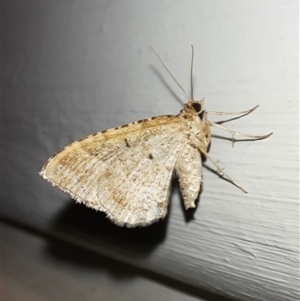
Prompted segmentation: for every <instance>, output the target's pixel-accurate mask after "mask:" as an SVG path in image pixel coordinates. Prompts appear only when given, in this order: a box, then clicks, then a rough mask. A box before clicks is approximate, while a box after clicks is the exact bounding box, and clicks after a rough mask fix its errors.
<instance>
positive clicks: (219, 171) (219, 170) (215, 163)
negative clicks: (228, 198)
mask: <svg viewBox="0 0 300 301" xmlns="http://www.w3.org/2000/svg"><path fill="white" fill-rule="evenodd" d="M200 151H201V153H203V155H204V156H205V157H206V158H207V159H209V161H210V162H211V163H212V164H213V165H214V166H216V168H217V170H216V171H217V173H218V174H219V175H220V176H221V177H223V178H225V179H227V180H228V181H229V182H230V183H232V184H233V185H234V186H236V187H237V188H239V189H240V190H242V191H243V192H245V193H248V192H247V191H246V190H245V189H244V188H243V187H242V186H240V185H238V184H237V183H236V182H235V181H234V180H233V179H232V178H231V177H229V176H228V175H227V174H226V173H225V172H224V167H222V166H221V165H219V164H218V162H216V161H214V160H213V159H212V158H211V157H210V156H209V155H208V153H207V152H206V151H205V150H203V149H200Z"/></svg>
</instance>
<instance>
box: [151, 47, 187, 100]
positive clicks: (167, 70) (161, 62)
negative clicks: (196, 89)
mask: <svg viewBox="0 0 300 301" xmlns="http://www.w3.org/2000/svg"><path fill="white" fill-rule="evenodd" d="M149 47H150V49H151V50H152V51H153V52H154V53H155V55H156V56H157V57H158V59H159V60H160V62H161V63H162V65H163V66H164V68H165V69H166V70H167V72H168V73H169V75H170V76H171V77H172V78H173V80H174V82H175V83H176V84H177V86H178V87H179V88H180V89H181V91H182V92H183V93H184V95H185V96H186V98H187V99H189V97H188V95H187V94H186V92H185V90H184V89H183V87H182V86H181V85H180V84H179V82H178V81H177V80H176V78H175V77H174V76H173V74H172V73H171V71H170V70H169V69H168V67H167V66H166V64H165V63H164V62H163V60H162V59H161V57H160V56H159V55H158V53H157V52H156V51H155V50H154V49H153V48H152V47H151V46H149Z"/></svg>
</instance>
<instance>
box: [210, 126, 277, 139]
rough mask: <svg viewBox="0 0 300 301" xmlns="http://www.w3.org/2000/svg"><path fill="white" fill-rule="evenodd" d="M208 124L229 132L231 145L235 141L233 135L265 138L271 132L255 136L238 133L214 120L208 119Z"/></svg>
mask: <svg viewBox="0 0 300 301" xmlns="http://www.w3.org/2000/svg"><path fill="white" fill-rule="evenodd" d="M209 124H210V125H212V126H215V127H218V128H220V129H222V130H224V131H226V132H228V133H230V134H231V135H232V145H233V143H234V141H235V136H242V137H248V138H250V139H255V140H261V139H266V138H268V137H270V136H271V135H272V134H273V132H271V133H269V134H266V135H258V136H256V135H249V134H243V133H239V132H236V131H233V130H231V129H229V128H227V127H225V126H223V125H220V124H218V123H215V122H211V121H209Z"/></svg>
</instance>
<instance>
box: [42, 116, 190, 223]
mask: <svg viewBox="0 0 300 301" xmlns="http://www.w3.org/2000/svg"><path fill="white" fill-rule="evenodd" d="M183 128H184V125H183V122H182V119H181V118H179V117H177V116H168V115H167V116H159V117H154V118H151V119H146V120H142V121H137V122H135V123H131V124H128V125H125V126H122V127H119V128H115V129H110V130H107V131H104V132H99V133H96V134H93V135H90V136H88V137H86V138H84V139H81V140H79V141H75V142H74V143H72V144H70V145H69V146H67V147H65V148H64V149H63V150H62V151H61V152H59V153H57V154H56V155H54V156H53V157H51V158H50V159H49V160H48V161H47V163H46V164H45V165H44V167H43V169H42V171H41V175H42V176H43V177H44V178H45V179H47V180H48V181H50V182H51V183H52V184H53V185H55V186H58V187H59V188H60V189H62V190H63V191H66V192H68V193H69V194H70V195H71V196H72V197H73V198H74V199H76V200H77V201H78V202H80V203H84V204H85V205H86V206H88V207H91V208H93V209H96V210H100V211H104V212H106V214H107V215H108V217H109V218H110V219H111V220H113V221H114V222H115V223H116V224H118V225H124V224H126V226H128V227H135V226H137V225H143V226H144V225H148V224H151V223H153V222H154V221H156V220H158V219H160V218H163V217H164V216H165V215H166V213H167V209H168V203H169V195H170V189H171V178H172V174H173V170H174V168H175V164H176V161H177V159H178V157H179V155H180V152H181V150H182V149H183V147H184V146H185V145H186V143H187V137H186V135H185V134H184V130H182V129H183Z"/></svg>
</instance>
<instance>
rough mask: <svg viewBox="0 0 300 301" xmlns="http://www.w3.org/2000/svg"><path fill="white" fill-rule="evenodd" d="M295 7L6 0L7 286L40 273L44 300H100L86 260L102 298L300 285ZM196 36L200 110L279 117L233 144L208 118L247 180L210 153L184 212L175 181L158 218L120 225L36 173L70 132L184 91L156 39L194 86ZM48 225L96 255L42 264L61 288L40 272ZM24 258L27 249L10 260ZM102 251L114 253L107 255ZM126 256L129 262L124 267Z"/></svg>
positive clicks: (275, 295) (266, 0)
mask: <svg viewBox="0 0 300 301" xmlns="http://www.w3.org/2000/svg"><path fill="white" fill-rule="evenodd" d="M298 6H299V3H298V1H282V0H262V1H261V0H259V1H258V0H257V1H246V0H242V1H235V0H226V1H204V0H201V1H196V0H195V1H194V0H192V1H174V0H166V1H158V0H154V1H138V0H131V1H96V0H95V1H93V0H90V1H79V0H77V1H76V0H75V1H61V0H59V1H58V0H57V1H56V0H51V1H49V0H46V1H37V0H28V1H21V0H4V1H2V89H3V91H2V112H1V113H2V140H1V147H2V167H1V169H2V195H1V218H2V222H3V223H6V224H7V223H9V224H10V226H13V228H10V227H8V226H6V225H4V224H3V225H2V227H3V229H4V230H3V231H4V232H3V233H4V235H3V239H2V244H3V248H2V251H1V252H3V254H5V256H4V257H3V260H4V261H3V262H4V271H5V273H4V276H5V277H4V278H5V283H6V284H7V286H6V287H4V289H6V291H5V292H6V295H5V296H7V300H12V299H11V298H10V297H11V296H12V295H11V294H13V292H16V291H18V289H21V288H22V290H24V291H27V293H28V294H29V296H31V295H30V293H31V290H35V291H37V290H38V289H39V288H40V291H39V294H38V295H37V296H38V297H36V299H37V300H40V299H42V298H43V292H48V293H49V294H48V295H47V296H44V298H45V300H54V299H55V300H59V299H61V300H67V299H68V298H69V299H70V300H76V299H74V298H73V296H75V295H77V296H78V294H77V292H78V291H79V290H80V288H82V289H83V290H84V291H85V292H86V293H85V298H86V300H94V299H93V298H95V300H96V299H97V300H99V298H101V292H100V291H97V294H95V295H93V296H92V295H90V296H89V292H90V289H89V287H88V286H84V284H82V281H83V277H82V273H84V275H89V276H87V277H90V279H91V282H92V283H94V285H95V286H96V284H97V282H98V283H99V286H101V287H105V283H106V284H107V289H108V291H109V292H110V293H107V295H102V297H103V298H104V296H110V297H111V296H115V298H116V300H119V299H120V298H121V297H122V291H124V292H126V298H127V299H128V300H130V298H132V299H131V300H153V299H158V300H162V298H163V296H172V298H170V300H182V299H183V296H185V297H186V299H185V300H189V299H188V298H190V300H192V299H194V298H201V299H202V300H225V298H230V299H235V300H272V301H276V300H299V187H298V186H299V166H298V164H297V162H298V152H299V70H298V63H299V47H298V40H299V31H298V22H299V7H298ZM191 44H193V45H194V48H195V65H194V80H195V87H194V89H195V91H194V94H195V98H196V99H201V98H202V97H204V96H205V97H206V109H207V110H214V111H241V110H245V109H249V108H251V107H253V106H255V105H257V104H259V105H260V107H259V108H258V109H257V110H256V111H255V112H253V113H252V114H250V115H249V116H247V117H244V118H242V119H238V120H234V121H232V122H231V123H226V126H227V125H228V127H230V128H233V129H234V130H236V131H239V132H244V133H249V134H266V133H268V132H271V131H272V132H274V134H273V136H271V137H270V138H269V139H266V140H262V141H255V142H250V141H244V142H238V143H236V144H235V146H234V148H232V145H231V142H230V135H228V134H227V133H226V132H223V131H220V130H219V129H215V128H214V129H213V134H214V138H213V142H212V145H211V149H210V155H211V156H212V157H213V158H215V159H216V160H218V159H220V162H221V164H222V165H223V166H226V172H227V173H228V174H229V175H230V176H232V177H233V178H234V179H235V180H236V181H237V182H238V183H239V184H240V185H241V186H243V187H244V188H245V189H247V191H248V194H247V195H246V194H243V193H242V192H241V191H239V190H238V189H236V188H235V187H234V186H233V185H230V184H229V183H228V182H226V181H224V180H221V179H220V178H218V176H217V175H216V174H215V173H214V172H213V169H212V167H211V165H210V164H209V162H207V163H206V167H205V168H204V191H203V193H202V194H201V196H200V201H199V203H198V207H197V209H196V210H194V211H192V212H185V211H184V209H183V207H182V204H181V199H180V195H179V190H178V186H177V184H176V182H175V183H174V189H173V192H172V195H171V202H170V208H169V214H168V216H167V218H166V220H164V221H162V222H159V223H157V224H155V225H153V226H151V227H149V228H145V229H142V228H140V229H124V228H119V227H116V226H114V225H113V224H112V223H111V222H110V221H109V220H107V219H106V218H105V215H104V214H102V213H97V212H95V211H92V210H90V209H87V208H85V207H84V206H82V205H77V204H75V202H74V201H73V200H71V199H70V198H69V197H68V195H66V194H64V193H62V192H60V191H58V190H57V189H55V188H53V187H51V185H49V184H48V183H47V182H46V181H44V180H43V179H42V178H41V177H40V176H39V175H38V172H39V171H40V169H41V167H42V165H43V164H44V162H45V161H46V160H47V159H48V157H50V156H51V155H52V154H54V153H55V152H57V151H58V150H60V149H61V148H62V147H64V146H65V145H67V144H69V143H71V142H73V141H74V140H77V139H79V138H82V137H84V136H86V135H88V134H91V133H94V132H97V131H101V130H105V129H107V128H111V127H115V126H118V125H122V124H126V123H129V122H131V121H134V120H139V119H143V118H146V117H151V116H156V115H163V114H177V113H178V112H179V111H180V110H181V108H182V104H181V103H180V101H181V102H186V97H185V96H184V95H183V93H182V92H181V90H180V89H179V88H178V87H177V85H176V84H175V83H174V81H173V80H172V79H171V78H170V76H169V75H168V74H167V73H166V71H165V69H164V68H163V66H162V65H161V63H160V62H159V61H158V59H157V57H156V56H155V55H154V53H153V52H152V51H151V49H150V48H149V46H151V47H153V48H154V49H155V50H156V51H157V52H158V53H159V54H160V56H161V57H162V59H163V61H164V62H165V64H166V65H167V66H168V67H169V68H170V70H171V72H172V74H173V75H174V76H175V78H176V79H177V80H178V81H179V83H180V85H182V86H183V87H184V88H185V89H186V91H187V93H189V69H190V59H191V48H190V45H191ZM178 100H180V101H178ZM214 120H218V118H214ZM219 136H221V137H227V138H229V139H227V140H226V139H222V138H221V139H220V137H219ZM15 227H17V228H15ZM16 229H17V230H16ZM28 235H29V237H28ZM50 238H51V239H50ZM52 239H59V241H60V242H65V243H69V244H70V245H73V246H76V247H80V248H82V249H84V250H86V252H93V254H97V256H98V257H97V256H96V257H93V258H94V260H95V261H96V263H95V265H96V268H93V270H92V271H91V270H90V269H89V265H90V264H91V263H86V261H85V260H83V262H84V263H83V262H80V260H79V258H81V257H80V256H78V257H77V258H76V257H75V259H74V257H72V259H71V260H70V259H68V256H65V255H63V256H61V257H60V259H59V262H60V263H61V267H62V266H68V268H69V270H68V269H67V270H65V271H64V272H63V271H62V270H60V269H59V264H57V263H55V264H54V265H53V266H52V268H51V273H52V274H51V275H52V277H51V279H52V280H53V281H54V283H55V281H57V282H60V279H64V280H62V281H66V282H67V286H66V291H64V287H63V286H62V287H61V288H60V292H61V295H59V294H58V293H57V292H56V293H57V294H54V290H55V287H57V286H56V285H54V284H53V283H52V284H51V281H50V280H49V278H48V276H47V275H46V270H47V267H48V266H49V261H50V262H51V256H52V253H51V252H50V253H49V252H48V253H47V252H46V251H45V249H44V248H43V247H41V246H43V245H44V244H48V246H50V249H51V245H52V244H53V243H52ZM26 241H27V242H29V241H31V242H32V244H31V243H27V244H26ZM23 242H24V244H26V248H25V249H24V250H21V249H22V245H23ZM54 245H55V249H56V251H57V252H60V244H54ZM30 248H32V250H31V249H30ZM72 250H73V251H72V252H74V253H76V252H77V251H78V250H77V249H76V248H75V247H74V249H72ZM4 251H5V252H4ZM21 251H22V252H21ZM19 252H21V253H19ZM31 252H32V253H31ZM43 252H46V253H47V256H44V253H43ZM30 254H31V255H30ZM32 254H36V256H32ZM80 254H81V253H80ZM84 254H86V253H84ZM91 256H92V255H91ZM20 258H23V260H24V262H23V264H25V262H26V263H28V264H27V265H24V266H23V265H22V267H23V270H22V271H23V272H20V273H19V274H16V273H14V272H15V270H14V269H15V267H16V266H18V265H17V264H16V262H21V261H20V260H21V259H20ZM99 258H100V259H99ZM103 258H109V260H111V261H112V262H114V264H112V265H111V270H110V268H109V267H107V266H104V265H103V264H102V263H103V260H104V259H103ZM35 259H36V262H34V261H35ZM81 259H82V258H81ZM31 261H32V265H30V264H29V263H30V262H31ZM118 263H120V267H121V268H120V270H122V273H121V271H118ZM124 264H125V267H124ZM31 266H32V267H33V268H32V274H34V275H38V274H39V272H38V271H39V269H40V270H41V275H44V276H45V277H44V278H42V279H45V282H43V283H44V284H43V286H42V281H40V279H38V276H35V278H33V279H32V282H28V281H27V280H28V279H27V276H26V275H27V273H30V267H31ZM128 266H129V267H132V268H134V270H133V272H132V270H130V272H128V273H126V269H127V268H126V267H128ZM49 269H50V267H49ZM69 271H73V272H74V275H78V281H76V278H77V277H74V278H72V277H73V276H72V273H71V272H69ZM141 271H143V272H141ZM107 272H108V274H109V273H112V274H114V275H117V276H115V277H116V278H118V281H117V279H114V277H108V278H107V274H106V273H107ZM118 273H121V274H122V276H120V275H119V274H118ZM150 275H151V276H150ZM120 277H121V278H122V279H124V281H123V282H122V283H121V282H120ZM165 279H168V281H165ZM20 283H21V284H20ZM32 283H34V284H35V285H33V286H31V284H32ZM47 284H48V285H47ZM67 288H68V290H67ZM138 288H139V291H138V293H133V292H137V291H136V290H137V289H138ZM47 289H48V290H47ZM114 290H115V291H116V292H121V293H119V294H117V293H116V295H114V293H113V292H114ZM52 292H53V294H52ZM130 292H132V295H130ZM143 293H144V295H143ZM151 293H152V295H151ZM72 294H73V295H72ZM16 296H18V294H16ZM53 296H54V297H53ZM141 296H143V298H144V299H143V298H141ZM221 296H223V297H221ZM96 297H97V298H96ZM15 298H16V299H15V300H17V297H15ZM47 298H48V299H47ZM53 298H54V299H53ZM28 300H34V299H30V298H28ZM166 300H167V299H166Z"/></svg>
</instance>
